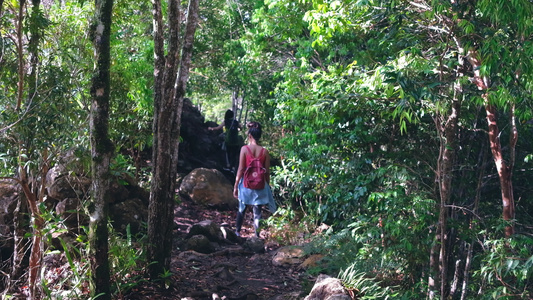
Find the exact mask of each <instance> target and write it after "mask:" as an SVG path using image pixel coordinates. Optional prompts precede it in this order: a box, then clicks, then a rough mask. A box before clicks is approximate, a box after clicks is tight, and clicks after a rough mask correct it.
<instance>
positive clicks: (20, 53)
mask: <svg viewBox="0 0 533 300" xmlns="http://www.w3.org/2000/svg"><path fill="white" fill-rule="evenodd" d="M25 5H26V0H20V2H19V12H18V18H17V20H18V21H17V46H16V47H17V58H18V83H17V106H16V109H17V110H19V109H20V107H21V106H22V99H23V97H24V73H25V70H24V44H23V39H22V38H23V32H22V31H23V27H24V26H23V24H24V6H25Z"/></svg>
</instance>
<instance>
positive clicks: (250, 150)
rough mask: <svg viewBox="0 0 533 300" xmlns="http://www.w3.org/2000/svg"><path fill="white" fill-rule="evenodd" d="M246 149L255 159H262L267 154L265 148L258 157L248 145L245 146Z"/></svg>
mask: <svg viewBox="0 0 533 300" xmlns="http://www.w3.org/2000/svg"><path fill="white" fill-rule="evenodd" d="M244 147H246V149H247V150H248V153H249V154H250V156H251V157H253V158H260V157H262V156H263V155H264V154H265V148H264V147H262V148H261V152H259V155H258V156H257V157H256V156H254V154H253V153H252V149H250V147H248V145H245V146H244Z"/></svg>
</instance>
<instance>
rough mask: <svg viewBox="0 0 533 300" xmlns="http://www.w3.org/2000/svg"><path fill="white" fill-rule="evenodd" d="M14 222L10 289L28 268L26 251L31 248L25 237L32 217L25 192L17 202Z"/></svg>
mask: <svg viewBox="0 0 533 300" xmlns="http://www.w3.org/2000/svg"><path fill="white" fill-rule="evenodd" d="M13 224H14V227H15V230H14V233H13V243H14V249H13V265H12V269H11V274H10V276H11V279H12V280H11V282H9V287H8V288H9V289H11V288H14V287H16V286H17V285H18V283H19V282H17V281H18V280H20V278H21V277H22V275H23V272H24V271H25V270H27V269H28V260H27V257H26V252H27V251H28V249H29V241H28V239H27V238H25V237H24V235H25V234H26V232H27V231H28V228H29V227H30V219H29V217H28V202H27V199H26V197H25V196H24V193H21V194H20V196H19V199H18V202H17V207H16V209H15V211H14V212H13Z"/></svg>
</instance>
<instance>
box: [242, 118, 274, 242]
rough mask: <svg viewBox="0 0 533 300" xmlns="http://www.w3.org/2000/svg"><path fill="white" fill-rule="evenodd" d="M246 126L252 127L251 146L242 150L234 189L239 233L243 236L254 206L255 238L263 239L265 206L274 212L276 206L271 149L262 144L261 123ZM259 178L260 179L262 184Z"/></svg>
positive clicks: (249, 128)
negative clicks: (248, 210)
mask: <svg viewBox="0 0 533 300" xmlns="http://www.w3.org/2000/svg"><path fill="white" fill-rule="evenodd" d="M246 126H247V127H248V145H246V146H244V147H242V148H241V153H240V156H239V169H238V170H237V176H236V178H235V186H234V188H233V196H234V197H235V198H237V199H239V210H238V212H237V220H236V223H237V224H236V230H235V233H236V234H237V236H240V231H241V227H242V221H243V219H244V215H245V212H246V208H247V205H252V207H253V214H254V228H255V236H256V237H259V233H260V229H259V220H260V219H261V207H262V206H263V205H266V204H268V205H269V210H270V211H271V212H274V211H275V207H276V205H275V202H274V198H273V197H272V191H271V190H270V155H269V153H268V150H266V149H265V148H263V147H262V146H261V145H260V144H259V140H260V139H261V133H262V131H261V124H259V123H258V122H250V123H248V124H247V125H246ZM252 165H253V166H252ZM257 178H260V179H259V181H257ZM254 180H255V182H254Z"/></svg>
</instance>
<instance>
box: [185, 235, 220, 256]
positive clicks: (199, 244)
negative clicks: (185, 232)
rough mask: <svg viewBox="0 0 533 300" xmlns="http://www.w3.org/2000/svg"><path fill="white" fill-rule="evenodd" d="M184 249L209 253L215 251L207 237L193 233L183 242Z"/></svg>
mask: <svg viewBox="0 0 533 300" xmlns="http://www.w3.org/2000/svg"><path fill="white" fill-rule="evenodd" d="M185 248H186V250H193V251H196V252H200V253H204V254H209V253H213V252H215V247H214V246H213V244H212V243H211V242H210V241H209V239H208V238H207V237H205V236H203V235H194V236H192V237H190V238H189V239H188V240H187V242H186V243H185Z"/></svg>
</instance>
